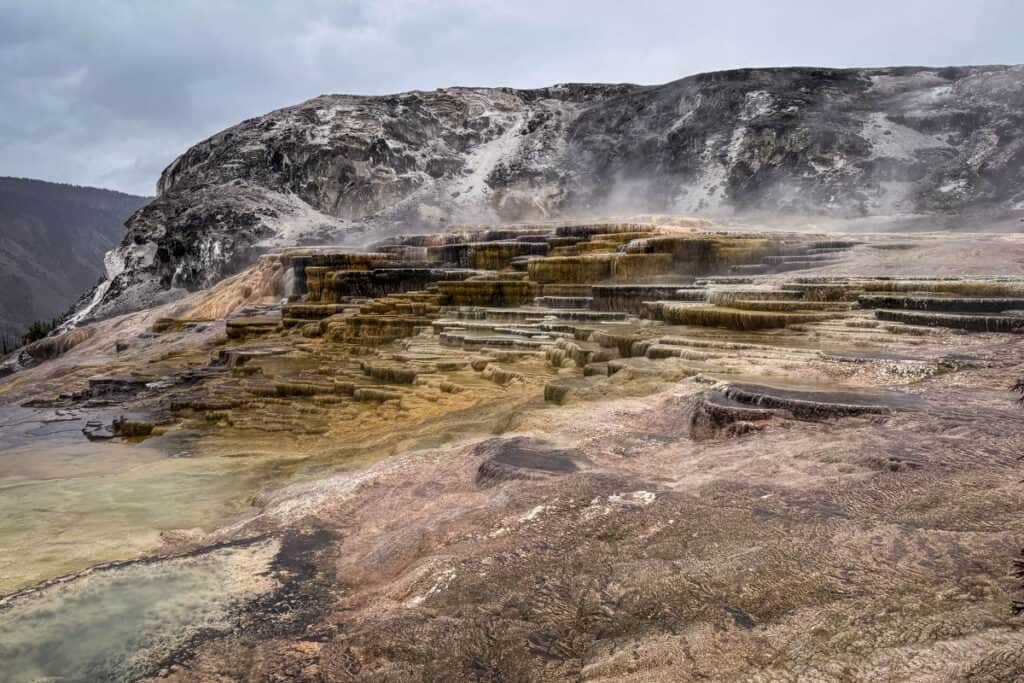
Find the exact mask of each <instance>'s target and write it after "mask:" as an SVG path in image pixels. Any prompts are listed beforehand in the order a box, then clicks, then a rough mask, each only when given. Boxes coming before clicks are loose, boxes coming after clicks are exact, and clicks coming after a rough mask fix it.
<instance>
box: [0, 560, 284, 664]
mask: <svg viewBox="0 0 1024 683" xmlns="http://www.w3.org/2000/svg"><path fill="white" fill-rule="evenodd" d="M279 547H280V543H279V542H278V541H276V540H266V541H261V542H258V543H254V544H250V545H248V546H242V547H230V548H222V549H218V550H214V551H210V552H207V553H204V554H201V555H195V556H191V557H182V558H177V559H171V560H165V561H161V562H154V563H142V562H140V563H131V564H127V565H123V566H120V567H113V568H108V569H102V570H96V571H93V572H91V573H88V574H85V575H83V576H81V577H77V578H76V579H75V580H73V581H68V582H61V583H56V584H54V585H51V586H47V587H45V588H42V589H41V590H38V591H35V592H32V593H28V594H25V595H20V596H16V597H13V598H8V599H7V600H6V601H2V602H0V680H2V681H5V683H22V682H26V683H27V682H29V681H39V680H59V681H83V682H84V681H116V680H132V679H134V678H137V677H138V676H140V675H142V674H144V673H145V672H146V671H148V670H149V669H150V668H151V667H152V665H153V664H154V663H157V662H160V661H162V660H163V659H165V658H166V657H168V656H169V655H171V654H172V653H173V652H174V651H175V650H176V649H177V648H178V647H180V646H182V645H184V644H185V643H186V642H187V641H188V640H189V639H190V638H192V637H193V636H195V635H196V634H197V633H199V632H201V631H202V630H204V629H224V628H227V627H229V626H230V625H231V621H232V608H233V607H236V606H237V605H238V604H239V603H241V602H244V601H246V600H249V599H252V598H254V597H256V596H258V595H260V594H262V593H266V592H268V591H270V590H272V589H273V588H275V587H276V585H277V583H276V580H275V579H274V578H272V577H271V576H270V574H269V571H268V570H269V567H270V563H271V561H272V560H273V558H274V555H275V554H276V553H277V551H278V549H279Z"/></svg>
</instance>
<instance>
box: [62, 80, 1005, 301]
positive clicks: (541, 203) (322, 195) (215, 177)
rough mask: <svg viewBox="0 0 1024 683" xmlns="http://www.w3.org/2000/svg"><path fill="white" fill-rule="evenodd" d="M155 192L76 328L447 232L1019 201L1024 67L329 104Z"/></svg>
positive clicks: (272, 116)
mask: <svg viewBox="0 0 1024 683" xmlns="http://www.w3.org/2000/svg"><path fill="white" fill-rule="evenodd" d="M157 187H158V189H157V194H158V197H157V198H156V199H155V200H154V201H153V202H152V203H151V204H149V205H148V206H147V207H146V208H145V209H143V210H142V211H140V212H138V213H137V214H136V215H135V216H133V217H132V219H131V220H130V221H129V224H128V234H127V235H126V236H125V239H124V240H123V242H122V244H121V246H120V247H119V248H118V249H117V250H116V251H115V253H114V254H112V256H111V259H110V264H109V266H110V267H109V268H108V276H109V278H108V279H107V280H106V281H105V282H104V283H103V284H102V285H100V287H99V288H97V289H96V290H94V291H93V293H92V294H91V295H90V296H89V297H88V298H86V299H84V300H83V305H82V306H81V307H80V308H79V311H78V315H77V319H79V320H85V319H89V318H102V317H107V316H110V315H114V314H117V313H121V312H125V311H128V310H134V309H138V308H141V307H145V306H149V305H152V304H153V303H156V302H159V301H166V300H168V299H170V298H174V297H176V296H179V295H180V294H181V293H182V292H184V291H185V290H195V289H200V288H203V287H206V286H209V285H210V284H212V283H214V282H216V281H217V280H218V279H220V278H221V277H223V276H225V275H227V274H230V273H233V272H236V271H238V270H239V269H241V268H243V267H245V266H246V265H248V264H250V263H252V262H253V260H254V259H255V258H256V256H257V255H258V254H259V253H261V252H263V251H266V250H268V249H273V248H277V247H280V246H283V245H289V244H297V243H303V242H306V243H308V242H335V243H338V242H349V243H353V242H361V243H369V242H372V241H374V240H376V239H380V238H382V237H386V236H388V235H389V234H393V233H395V232H411V231H418V230H437V229H443V228H444V226H447V225H451V224H453V223H465V222H474V221H486V222H492V221H518V220H531V219H537V218H548V217H550V218H557V217H586V216H595V215H614V214H624V213H625V214H628V213H646V212H657V213H704V214H710V215H712V216H721V215H723V214H724V215H735V214H748V215H755V216H756V215H764V214H772V215H778V214H783V215H790V216H792V215H808V214H811V215H826V216H840V217H862V216H875V215H888V216H892V215H907V214H916V215H928V216H933V217H940V216H942V215H943V214H946V213H951V212H963V211H971V212H973V213H976V214H977V213H979V212H980V213H985V214H1005V213H1006V212H1008V211H1014V210H1021V209H1024V66H968V67H949V68H931V67H898V68H887V69H820V68H805V67H800V68H773V69H740V70H735V71H723V72H718V73H708V74H700V75H697V76H691V77H689V78H684V79H681V80H678V81H673V82H671V83H666V84H664V85H658V86H638V85H628V84H614V85H597V84H568V85H557V86H553V87H550V88H540V89H536V90H514V89H511V88H447V89H444V90H435V91H431V92H422V91H414V92H408V93H403V94H399V95H390V96H384V97H360V96H352V95H323V96H321V97H317V98H315V99H312V100H309V101H307V102H304V103H302V104H298V105H296V106H293V107H288V108H286V109H280V110H278V111H274V112H271V113H269V114H267V115H265V116H261V117H259V118H254V119H249V120H248V121H244V122H242V123H240V124H238V125H237V126H234V127H232V128H229V129H227V130H225V131H222V132H220V133H218V134H216V135H214V136H213V137H211V138H209V139H207V140H204V141H202V142H200V143H198V144H197V145H195V146H194V147H192V148H191V149H189V150H188V151H186V152H185V153H184V154H182V155H181V156H180V157H179V158H178V159H177V160H175V161H174V163H172V164H171V165H170V166H169V167H168V168H167V169H166V170H165V171H164V173H163V175H162V177H161V178H160V181H159V184H158V186H157Z"/></svg>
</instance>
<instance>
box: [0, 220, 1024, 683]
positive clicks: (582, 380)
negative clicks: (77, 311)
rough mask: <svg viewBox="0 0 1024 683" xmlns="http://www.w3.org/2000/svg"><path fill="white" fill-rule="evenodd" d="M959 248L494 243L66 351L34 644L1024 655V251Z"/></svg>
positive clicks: (774, 236)
mask: <svg viewBox="0 0 1024 683" xmlns="http://www.w3.org/2000/svg"><path fill="white" fill-rule="evenodd" d="M957 239H958V238H957V237H955V236H949V235H943V234H938V233H936V234H921V235H914V236H913V238H909V237H907V236H901V237H900V238H899V241H896V239H895V238H894V237H892V236H881V235H872V234H858V235H857V236H856V237H847V236H842V235H820V234H810V233H799V234H797V233H786V232H780V231H754V230H739V229H732V230H717V229H715V228H712V227H710V226H707V225H705V224H703V223H699V222H694V223H688V222H687V221H685V220H675V221H658V222H642V221H630V222H615V221H601V222H594V223H566V224H557V223H551V224H534V225H529V226H506V227H501V228H494V227H479V228H466V229H463V230H458V231H452V232H449V233H444V234H438V235H417V236H411V237H399V238H394V239H391V240H388V241H387V242H385V243H381V244H377V245H374V246H373V247H371V248H370V249H369V250H367V251H365V252H358V253H357V252H346V251H343V250H340V249H337V248H330V247H317V248H301V249H291V250H285V251H283V252H281V253H279V254H273V255H270V256H265V257H263V258H262V259H261V261H260V262H259V263H258V264H257V265H256V266H254V267H253V268H251V269H250V270H248V271H246V272H244V273H242V274H240V275H238V276H235V277H233V278H230V279H229V280H226V281H224V282H222V283H220V284H219V285H217V286H215V287H213V288H211V289H209V290H205V291H202V292H198V293H195V294H193V295H190V296H189V297H188V298H187V299H185V300H183V301H179V302H176V303H174V304H168V305H165V306H162V307H159V308H156V309H151V310H148V311H144V312H141V313H135V314H129V315H126V316H122V317H120V318H114V319H111V320H107V321H104V322H101V323H96V324H94V325H92V326H90V327H89V328H84V331H77V332H73V333H69V334H72V335H77V336H75V337H74V338H65V339H56V340H48V341H47V344H46V345H41V346H39V347H38V348H30V349H27V350H26V351H25V352H23V353H22V354H21V356H20V357H19V359H18V360H17V362H18V364H19V365H18V367H17V368H15V369H16V372H13V374H11V375H10V376H9V377H7V379H6V380H5V382H4V384H2V385H0V392H2V393H0V400H3V402H4V403H3V406H2V408H0V410H2V416H3V424H2V425H0V434H2V440H0V441H2V443H3V444H4V446H3V449H2V450H0V486H2V487H3V490H4V495H3V497H2V498H0V507H2V509H0V511H2V512H3V515H2V520H3V521H0V547H2V548H3V551H4V552H3V553H2V554H0V593H5V594H7V596H6V597H4V598H2V599H0V655H3V656H2V661H3V664H2V665H0V666H2V667H3V670H4V674H5V675H6V676H7V677H8V678H9V679H10V680H37V679H39V678H46V677H53V678H57V679H60V680H96V679H97V678H100V679H102V678H112V679H118V678H121V679H137V678H146V677H149V678H153V679H159V680H179V681H193V680H210V681H220V680H274V679H277V680H291V679H300V680H331V681H333V680H368V681H369V680H373V681H411V680H607V681H612V680H615V681H620V680H636V681H642V680H643V681H646V680H709V679H710V680H737V681H740V680H749V681H758V680H864V681H868V680H880V679H881V680H921V681H924V680H928V681H934V680H1014V679H1015V678H1019V677H1022V676H1024V657H1022V656H1021V654H1020V653H1021V652H1024V649H1022V645H1024V642H1022V636H1021V635H1020V630H1019V627H1020V625H1021V619H1022V617H1021V616H1020V614H1019V613H1020V611H1021V605H1022V604H1024V587H1022V585H1021V580H1020V576H1019V574H1020V566H1021V565H1020V564H1019V560H1020V559H1021V555H1020V552H1021V548H1022V547H1024V538H1022V531H1024V529H1022V526H1024V525H1022V522H1021V520H1020V515H1019V510H1020V506H1021V503H1022V502H1024V501H1022V498H1024V494H1022V490H1021V487H1020V484H1019V481H1020V479H1021V476H1020V461H1019V444H1020V442H1021V436H1022V432H1024V421H1022V419H1021V417H1022V414H1021V408H1020V407H1019V406H1018V405H1016V403H1015V400H1014V396H1013V395H1012V394H1011V392H1010V391H1009V389H1010V387H1011V386H1012V385H1013V383H1014V381H1015V380H1016V378H1018V377H1021V376H1024V356H1022V355H1021V350H1022V347H1021V339H1022V338H1021V336H1020V334H1019V332H1020V331H1021V330H1024V314H1021V313H1020V310H1021V309H1022V308H1024V305H1021V303H1020V302H1022V301H1024V278H1019V277H1015V276H1014V274H1015V273H1018V272H1019V270H1020V269H1019V264H1020V263H1022V262H1024V241H1020V240H1017V239H1016V236H1014V235H1000V236H989V237H978V236H974V237H972V239H973V240H974V241H975V243H976V245H977V246H976V250H977V251H978V252H979V253H982V254H983V255H984V256H985V258H983V259H980V260H979V261H977V262H972V261H970V259H969V258H962V259H960V260H959V262H957V264H956V266H955V267H951V268H943V264H944V263H949V262H950V258H951V253H954V254H955V252H956V245H957V244H958V242H957ZM895 244H898V245H900V246H899V248H893V245H895ZM894 254H896V255H898V256H894ZM993 254H998V256H992V257H989V255H993ZM978 263H981V264H982V265H983V266H984V267H980V266H979V265H978ZM901 269H902V271H903V274H900V272H899V271H900V270H901ZM940 273H941V274H942V275H941V276H939V274H940ZM1015 563H1016V564H1015ZM67 643H73V646H66V647H65V644H67ZM58 645H59V646H60V647H59V648H58ZM55 649H59V650H60V656H55V655H53V652H54V650H55Z"/></svg>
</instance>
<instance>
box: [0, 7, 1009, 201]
mask: <svg viewBox="0 0 1024 683" xmlns="http://www.w3.org/2000/svg"><path fill="white" fill-rule="evenodd" d="M1022 22H1024V4H1022V3H1019V2H1016V1H1015V0H974V1H973V2H968V1H966V0H963V1H952V0H928V1H923V0H904V1H902V2H893V1H892V0H885V1H878V0H862V1H861V2H856V3H853V2H842V3H840V2H823V1H822V0H779V1H778V2H773V3H765V2H763V1H762V0H759V1H754V0H718V1H717V2H693V1H690V2H682V1H677V2H671V1H667V0H666V1H665V2H651V1H647V0H633V1H632V2H621V1H617V2H605V1H603V0H589V1H566V2H556V1H555V0H546V1H536V0H519V1H518V2H508V1H507V0H503V1H500V2H499V1H497V0H472V1H471V0H436V1H429V0H407V1H401V0H340V1H334V2H330V1H327V0H307V1H306V2H287V1H281V2H271V1H269V0H248V1H245V2H243V1H241V0H219V1H218V2H208V1H198V0H179V1H177V2H174V3H163V2H148V1H145V0H143V1H134V0H91V1H82V2H72V1H71V0H66V1H58V0H0V175H20V176H29V177H38V178H44V179H48V180H58V181H64V182H74V183H79V184H88V185H99V186H104V187H111V188H116V189H121V190H124V191H128V192H136V193H151V192H152V191H153V186H154V184H155V181H156V178H157V175H158V174H159V172H160V171H161V170H162V169H163V167H164V166H166V165H167V164H168V163H170V161H172V160H173V158H174V157H175V156H176V155H177V154H179V153H180V152H182V151H183V150H184V149H186V148H187V147H188V146H189V145H191V144H192V143H194V142H196V141H198V140H200V139H202V138H204V137H206V136H208V135H210V134H212V133H215V132H216V131H218V130H221V129H222V128H225V127H227V126H229V125H232V124H234V123H236V122H238V121H240V120H242V119H245V118H248V117H251V116H257V115H259V114H262V113H264V112H266V111H269V110H271V109H274V108H277V107H283V106H287V105H289V104H294V103H296V102H299V101H302V100H304V99H308V98H310V97H314V96H316V95H319V94H322V93H329V92H350V93H362V94H382V93H390V92H398V91H402V90H409V89H433V88H438V87H444V86H448V85H508V86H515V87H531V86H541V85H550V84H552V83H558V82H566V81H605V82H624V81H629V82H639V83H661V82H665V81H668V80H672V79H675V78H679V77H682V76H686V75H689V74H692V73H697V72H700V71H710V70H715V69H724V68H734V67H740V66H777V65H796V64H801V65H820V66H884V65H896V64H934V65H947V64H978V63H1017V62H1021V61H1024V55H1022V52H1024V43H1021V41H1020V39H1019V36H1018V35H1017V34H1018V32H1019V26H1020V25H1021V24H1022Z"/></svg>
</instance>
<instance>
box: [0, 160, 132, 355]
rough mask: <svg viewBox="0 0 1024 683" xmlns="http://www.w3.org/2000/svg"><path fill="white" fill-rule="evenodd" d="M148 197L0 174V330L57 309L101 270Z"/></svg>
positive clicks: (10, 333)
mask: <svg viewBox="0 0 1024 683" xmlns="http://www.w3.org/2000/svg"><path fill="white" fill-rule="evenodd" d="M150 199H151V198H150V197H136V196H134V195H129V194H123V193H121V192H112V191H110V190H101V189H98V188H93V187H78V186H75V185H63V184H59V183H48V182H44V181H42V180H28V179H25V178H2V177H0V336H6V337H7V339H9V340H10V339H12V338H14V337H16V336H20V335H21V334H22V333H23V332H24V331H25V330H26V329H27V328H28V327H29V325H30V324H31V323H32V322H33V321H35V320H49V319H51V318H53V317H55V316H59V315H61V314H62V313H63V312H65V311H66V310H67V309H68V308H70V307H71V306H72V305H73V304H74V303H75V302H76V301H77V300H78V297H79V296H81V294H82V291H83V290H86V289H89V288H90V287H92V286H93V285H95V284H96V282H97V281H98V280H99V279H100V278H101V277H102V276H103V274H104V267H103V256H104V254H105V253H106V252H107V251H109V250H111V249H113V248H114V247H115V246H117V244H118V243H119V242H120V241H121V239H122V238H123V237H124V235H125V229H124V223H125V221H126V220H128V218H129V217H130V216H131V215H132V214H133V213H135V211H137V210H138V209H139V208H140V207H142V206H144V205H145V204H146V203H148V202H149V201H150Z"/></svg>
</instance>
